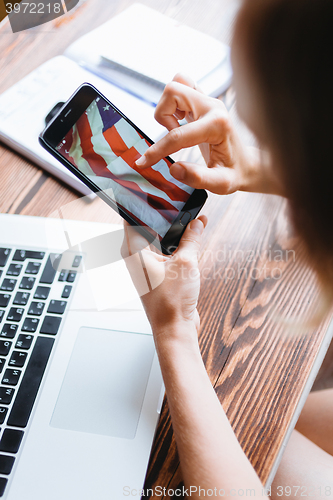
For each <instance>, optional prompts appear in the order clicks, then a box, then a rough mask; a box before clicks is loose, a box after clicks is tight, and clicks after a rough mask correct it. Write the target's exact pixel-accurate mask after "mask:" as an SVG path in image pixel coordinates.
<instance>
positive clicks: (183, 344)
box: [153, 320, 200, 355]
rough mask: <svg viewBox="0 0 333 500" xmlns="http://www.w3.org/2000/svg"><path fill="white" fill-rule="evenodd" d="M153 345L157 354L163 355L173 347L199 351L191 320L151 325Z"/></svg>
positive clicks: (194, 327)
mask: <svg viewBox="0 0 333 500" xmlns="http://www.w3.org/2000/svg"><path fill="white" fill-rule="evenodd" d="M153 334H154V340H155V346H156V350H157V353H158V354H161V355H164V353H166V352H172V351H173V350H174V349H176V350H179V349H185V350H187V351H189V352H193V353H198V352H199V353H200V350H199V344H198V331H197V328H196V324H195V322H194V321H193V320H178V321H176V322H171V323H167V324H164V325H160V326H155V327H153Z"/></svg>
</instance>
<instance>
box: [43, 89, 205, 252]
mask: <svg viewBox="0 0 333 500" xmlns="http://www.w3.org/2000/svg"><path fill="white" fill-rule="evenodd" d="M39 142H40V144H41V145H42V146H43V147H44V148H45V149H46V150H47V151H49V152H50V153H51V154H52V155H53V156H54V157H55V158H57V159H58V160H59V161H60V162H61V163H62V164H63V165H65V167H67V168H68V169H69V170H70V171H71V172H72V173H73V174H74V175H76V176H77V177H78V178H79V179H81V181H82V182H84V184H86V185H87V186H88V187H90V188H91V190H92V191H94V192H95V193H97V194H98V195H99V196H100V197H101V198H102V199H103V200H104V201H105V202H106V203H108V204H109V205H110V206H111V207H112V208H114V209H115V210H116V211H117V212H118V213H119V214H120V215H121V216H122V217H123V218H124V219H125V220H126V221H127V222H129V223H130V224H131V225H133V226H137V228H138V230H139V232H140V233H141V234H143V235H144V236H145V238H147V239H148V241H150V242H154V241H156V239H157V241H158V242H159V245H160V246H161V249H162V251H163V253H165V254H171V253H173V252H174V250H175V249H176V248H177V246H178V244H179V241H180V238H181V236H182V234H183V232H184V231H185V228H186V226H187V224H188V223H189V222H190V221H191V220H192V219H194V218H195V217H196V216H197V215H198V213H199V211H200V210H201V208H202V206H203V205H204V203H205V201H206V199H207V193H206V191H204V190H202V189H193V188H191V187H189V186H187V185H185V184H183V183H181V182H179V181H177V180H176V179H174V178H173V177H172V176H171V174H170V172H169V168H170V165H171V164H172V163H173V160H172V159H171V158H170V157H167V158H164V159H162V160H161V161H159V162H158V163H157V164H156V165H153V166H152V167H149V168H146V169H140V168H138V167H136V165H135V161H136V160H137V159H138V158H140V156H141V155H142V154H143V153H144V152H145V151H146V150H147V149H148V147H149V146H151V145H152V144H153V141H152V140H151V139H149V137H147V136H146V134H145V133H144V132H142V131H141V130H140V129H139V128H138V127H137V126H136V125H134V123H132V122H131V121H130V120H129V119H128V118H127V117H126V116H125V115H124V114H123V113H122V112H121V111H120V110H119V109H118V108H116V106H114V105H113V104H112V103H111V102H110V101H109V100H108V99H106V97H104V96H103V95H102V94H101V93H100V92H99V91H98V90H97V89H96V88H95V87H93V86H92V85H90V84H88V83H84V84H83V85H81V86H80V87H79V88H78V89H77V90H76V91H75V93H74V94H73V95H72V97H71V98H70V99H69V100H68V101H67V102H66V103H65V104H64V105H63V106H62V108H61V109H60V110H59V111H58V113H57V114H56V115H55V116H54V117H53V118H52V120H51V121H50V122H49V123H48V125H47V126H46V128H45V129H44V131H43V132H42V133H41V134H40V136H39Z"/></svg>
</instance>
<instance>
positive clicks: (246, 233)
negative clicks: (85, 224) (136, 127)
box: [0, 0, 330, 498]
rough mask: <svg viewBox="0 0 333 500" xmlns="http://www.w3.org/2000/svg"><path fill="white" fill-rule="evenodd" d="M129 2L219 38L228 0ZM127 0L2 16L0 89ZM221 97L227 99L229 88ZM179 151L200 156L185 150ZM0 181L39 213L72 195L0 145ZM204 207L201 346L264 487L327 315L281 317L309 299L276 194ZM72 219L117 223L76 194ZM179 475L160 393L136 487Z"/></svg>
mask: <svg viewBox="0 0 333 500" xmlns="http://www.w3.org/2000/svg"><path fill="white" fill-rule="evenodd" d="M141 1H142V3H144V4H147V5H149V6H151V7H153V8H155V9H157V10H159V11H161V12H163V13H165V14H168V15H170V16H172V17H174V18H176V19H178V20H179V21H181V22H185V23H187V24H188V25H190V26H193V27H194V28H197V29H200V30H202V31H204V32H207V33H209V34H211V35H213V36H216V37H217V38H220V39H221V40H223V41H225V42H230V36H231V27H232V21H233V19H234V15H235V12H236V11H237V8H238V3H239V2H238V1H237V0H206V1H205V2H202V0H170V1H168V2H165V1H164V0H141ZM133 2H134V0H113V1H112V2H105V1H103V0H88V1H86V2H85V3H84V4H83V5H82V6H80V7H79V8H78V9H77V10H76V11H74V12H73V13H72V14H70V15H68V16H67V17H66V18H62V19H59V20H57V21H55V22H53V23H50V24H49V25H46V26H42V27H39V28H36V29H33V30H29V31H27V32H22V33H18V34H15V35H14V34H12V33H11V31H10V27H9V25H8V24H7V25H5V26H2V28H1V30H0V50H1V59H0V72H1V81H0V92H2V91H4V90H5V89H6V88H8V87H9V86H10V85H12V84H13V83H15V82H16V81H18V80H19V79H20V78H22V77H23V76H25V75H26V74H28V73H29V72H30V71H31V70H33V69H34V68H36V67H37V66H39V65H40V64H41V63H43V62H44V61H46V60H47V59H49V58H51V57H53V56H55V55H58V54H61V53H62V52H63V51H64V49H65V48H66V46H67V45H68V44H69V43H71V42H72V41H74V40H75V39H76V38H78V37H79V36H80V35H82V34H83V33H85V32H87V31H89V30H91V29H93V28H95V27H97V26H98V25H100V24H101V23H102V22H104V21H105V20H106V19H108V18H109V17H111V16H113V15H115V14H116V13H118V12H120V11H121V10H123V9H124V8H125V7H127V6H129V5H130V4H131V3H133ZM228 99H229V104H230V102H232V92H230V93H229V95H228ZM230 99H231V101H230ZM231 115H232V117H233V119H234V120H235V122H236V124H237V127H238V130H239V133H240V134H241V136H242V137H243V139H244V140H245V141H246V142H248V143H251V141H252V140H253V139H252V137H251V135H250V134H249V133H248V132H247V131H246V130H245V128H244V127H243V126H242V125H241V123H240V122H239V121H238V119H237V116H236V113H235V109H234V106H232V107H231ZM27 126H29V124H27ZM181 157H182V158H189V157H191V161H197V160H198V161H201V160H200V158H199V154H198V150H197V149H193V150H191V151H186V152H183V153H182V154H181ZM0 185H1V196H0V199H1V202H0V210H1V212H4V213H16V214H26V215H36V216H48V215H49V214H50V213H52V211H54V210H55V209H57V208H58V207H60V206H62V205H64V204H66V203H69V202H70V201H72V200H77V199H78V196H77V194H76V193H75V192H73V191H71V190H69V189H67V188H66V187H65V186H64V185H62V184H60V183H59V182H58V181H57V180H55V179H54V178H52V177H50V176H49V175H48V174H46V173H44V172H43V171H42V170H40V169H38V168H36V167H35V166H33V165H32V164H30V163H28V162H27V161H25V160H24V159H23V158H22V157H20V156H18V155H16V154H15V153H13V152H12V151H9V150H7V149H6V148H4V147H2V146H0ZM204 213H206V214H207V215H208V216H209V224H208V227H207V229H206V231H205V235H204V243H203V247H202V254H201V260H200V267H201V272H202V289H201V296H200V302H199V312H200V316H201V322H202V330H201V334H200V345H201V349H202V355H203V359H204V361H205V364H206V367H207V371H208V373H209V376H210V378H211V381H212V384H213V385H214V387H215V389H216V392H217V394H218V397H219V398H220V401H221V403H222V405H223V407H224V409H225V410H226V412H227V415H228V417H229V419H230V421H231V423H232V425H233V428H234V430H235V432H236V435H237V437H238V439H239V440H240V443H241V445H242V447H243V449H244V451H245V453H246V454H247V456H248V457H249V459H250V460H251V462H252V464H253V466H254V467H255V469H256V471H257V473H258V474H259V477H260V479H261V481H262V482H263V483H264V484H266V485H268V484H269V483H270V482H271V480H272V477H273V474H274V471H275V468H276V466H277V463H278V460H279V458H280V454H281V450H282V447H283V444H284V443H285V442H286V439H287V438H288V435H289V433H290V432H291V430H292V428H293V426H294V424H295V422H296V419H297V415H298V414H299V411H300V409H301V406H302V404H303V403H304V398H305V397H306V395H307V393H308V392H309V390H310V388H311V384H312V382H313V380H314V377H315V374H316V370H317V369H318V367H319V365H320V361H321V359H322V358H323V356H324V353H325V349H326V348H327V345H328V343H329V338H330V333H329V332H328V330H327V327H328V323H329V320H328V319H327V320H326V322H324V323H323V325H321V327H320V328H319V329H318V330H316V331H311V332H308V334H307V335H296V334H295V333H294V332H293V329H292V328H291V326H290V325H288V324H287V323H286V321H285V318H297V317H301V318H304V317H305V316H306V313H307V312H309V311H310V308H311V305H312V304H313V303H314V301H315V299H316V298H317V296H318V290H317V288H316V286H315V279H314V276H313V274H312V273H311V271H310V270H309V269H308V268H307V267H306V265H305V263H304V251H303V248H302V245H301V244H300V242H299V241H298V240H297V238H295V236H294V235H293V232H292V230H291V228H290V226H289V224H288V219H287V204H286V201H285V200H283V199H281V198H278V197H274V196H265V195H259V194H246V193H237V194H235V195H232V196H227V197H217V196H210V197H209V200H208V203H207V205H206V208H205V209H204ZM72 216H73V218H81V219H84V220H96V221H100V222H120V219H119V217H118V216H117V215H116V214H115V213H114V212H113V211H112V210H110V209H109V207H107V206H106V205H105V204H103V203H102V202H101V201H100V200H95V201H93V202H92V203H89V204H86V203H84V202H83V201H79V202H78V204H77V205H76V210H75V211H74V212H73V215H72ZM287 332H289V333H287ZM181 480H182V477H181V471H180V467H179V460H178V456H177V451H176V446H175V442H174V438H173V434H172V427H171V421H170V416H169V412H168V406H167V403H166V402H164V405H163V409H162V413H161V419H160V423H159V426H158V429H157V434H156V438H155V442H154V446H153V449H152V454H151V460H150V464H149V469H148V473H147V478H146V487H147V488H153V487H154V486H162V487H165V488H175V487H177V486H178V485H179V484H180V483H181ZM159 498H161V497H159Z"/></svg>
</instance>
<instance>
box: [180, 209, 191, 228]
mask: <svg viewBox="0 0 333 500" xmlns="http://www.w3.org/2000/svg"><path fill="white" fill-rule="evenodd" d="M191 219H192V214H191V212H184V213H183V215H182V216H181V218H180V220H179V224H180V225H181V226H187V224H188V223H189V222H190V220H191Z"/></svg>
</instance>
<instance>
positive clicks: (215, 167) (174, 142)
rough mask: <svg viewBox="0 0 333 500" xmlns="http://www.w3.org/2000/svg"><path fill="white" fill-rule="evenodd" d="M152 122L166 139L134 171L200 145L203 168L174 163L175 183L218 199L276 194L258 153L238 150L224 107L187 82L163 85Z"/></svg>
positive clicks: (178, 80) (180, 79)
mask: <svg viewBox="0 0 333 500" xmlns="http://www.w3.org/2000/svg"><path fill="white" fill-rule="evenodd" d="M155 118H156V120H157V121H158V122H159V123H160V124H162V125H164V126H165V127H166V128H167V129H168V130H169V133H168V134H167V135H166V136H165V137H163V138H162V139H161V140H160V141H158V142H156V143H155V144H153V145H152V146H151V147H150V148H149V149H148V150H147V151H146V153H145V154H144V155H142V157H141V158H139V160H138V161H137V162H136V164H137V166H138V167H141V168H147V167H150V166H152V165H154V164H156V163H157V162H158V161H159V160H161V159H162V158H164V157H165V156H168V155H171V154H172V153H175V152H176V151H179V150H181V149H183V148H188V147H191V146H195V145H199V146H200V149H201V152H202V154H203V157H204V159H205V161H206V166H203V165H198V164H193V163H188V162H183V161H182V162H177V163H174V164H173V165H172V166H171V167H170V173H171V175H172V176H173V177H175V178H176V179H177V180H179V181H181V182H184V183H185V184H187V185H189V186H191V187H193V188H196V189H207V190H209V191H211V192H213V193H217V194H230V193H233V192H234V191H237V190H241V191H252V192H266V193H274V194H280V193H279V192H278V189H277V186H276V182H271V180H272V179H270V175H268V176H267V168H264V167H263V166H262V165H261V162H260V160H261V155H260V152H259V150H257V149H255V148H245V147H244V146H243V145H242V143H241V141H240V139H239V137H238V135H237V133H236V131H235V130H234V128H233V125H232V123H231V120H230V118H229V115H228V112H227V109H226V107H225V106H224V104H223V103H222V102H221V101H220V100H218V99H214V98H212V97H208V96H206V95H204V94H203V93H202V92H200V91H199V90H197V89H196V88H195V84H194V82H192V81H191V80H190V79H189V78H187V77H184V76H183V75H176V77H175V78H174V80H173V81H172V82H171V83H169V84H168V85H166V87H165V90H164V92H163V94H162V97H161V100H160V102H159V103H158V105H157V107H156V111H155ZM184 118H185V119H186V121H187V123H186V124H185V125H182V126H180V125H179V122H178V120H182V119H184ZM207 167H208V168H207ZM271 177H273V176H271Z"/></svg>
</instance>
